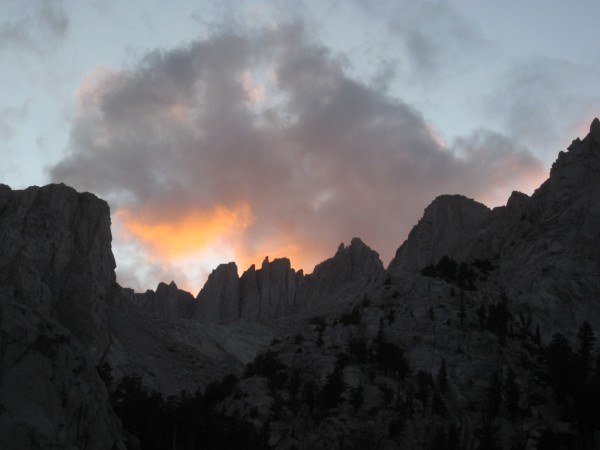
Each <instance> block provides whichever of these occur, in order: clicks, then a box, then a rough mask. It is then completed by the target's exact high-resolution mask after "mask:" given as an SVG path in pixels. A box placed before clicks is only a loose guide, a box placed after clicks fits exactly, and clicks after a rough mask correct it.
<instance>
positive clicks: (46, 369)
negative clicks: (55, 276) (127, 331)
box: [0, 297, 125, 450]
mask: <svg viewBox="0 0 600 450" xmlns="http://www.w3.org/2000/svg"><path fill="white" fill-rule="evenodd" d="M0 448H3V449H32V450H37V449H39V450H47V449H57V450H58V449H61V450H62V449H70V450H77V449H88V450H92V449H98V450H103V449H125V445H124V444H123V437H122V431H121V426H120V422H119V421H118V419H117V418H116V416H115V415H114V413H113V411H112V409H111V406H110V402H109V400H108V395H107V393H106V389H105V388H104V385H103V383H102V381H101V380H100V378H99V377H98V374H97V373H96V370H95V367H94V364H93V362H92V361H91V359H90V358H89V357H88V356H87V354H86V352H85V350H84V349H83V347H81V345H79V343H78V342H77V339H75V338H74V337H73V335H72V334H71V333H70V332H69V331H68V330H67V329H65V328H63V327H62V326H60V325H59V324H58V323H56V322H55V321H54V320H52V319H50V318H48V317H47V316H46V315H45V314H39V313H37V312H36V311H34V310H33V309H32V308H30V307H29V306H28V305H25V304H23V303H21V302H20V301H18V300H16V299H15V300H10V299H7V298H6V297H5V298H3V300H2V301H0Z"/></svg>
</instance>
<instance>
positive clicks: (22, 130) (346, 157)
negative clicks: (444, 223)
mask: <svg viewBox="0 0 600 450" xmlns="http://www.w3.org/2000/svg"><path fill="white" fill-rule="evenodd" d="M599 18H600V2H598V1H596V0H576V1H573V2H565V1H564V0H560V1H559V0H544V1H541V0H532V1H520V2H517V1H507V2H492V1H487V0H453V1H433V0H420V1H417V0H393V1H392V0H390V1H386V0H346V1H334V0H332V1H325V0H320V1H310V0H304V1H303V0H296V1H289V0H288V1H283V0H273V1H264V0H263V1H260V0H256V1H252V0H236V1H233V0H232V1H185V0H178V1H172V2H163V1H158V0H27V1H22V0H0V67H2V70H0V182H2V183H4V184H8V185H9V186H11V187H12V188H13V189H22V188H25V187H27V186H30V185H44V184H47V183H51V182H54V183H58V182H63V183H66V184H68V185H70V186H73V187H75V188H76V189H78V190H80V191H89V192H93V193H94V194H96V195H98V196H99V197H101V198H104V199H105V200H107V201H108V202H109V205H110V207H111V213H112V234H113V250H114V253H115V258H116V261H117V279H118V281H119V283H120V284H122V285H123V286H127V287H132V288H134V289H136V290H137V291H144V290H146V289H149V288H155V286H156V285H157V284H158V282H160V281H164V282H167V283H168V282H170V281H175V282H176V283H177V284H178V286H180V287H182V288H184V289H187V290H190V291H191V292H192V293H194V294H196V293H197V292H198V290H199V289H200V288H201V287H202V285H203V283H204V282H205V280H206V278H207V276H208V274H210V272H211V271H212V270H213V269H214V268H216V266H217V265H218V264H220V263H226V262H229V261H235V262H236V263H237V265H238V271H239V272H240V275H241V272H243V271H245V270H246V269H247V268H248V267H249V266H250V265H251V264H256V265H260V264H261V262H262V261H263V260H264V258H265V257H267V256H268V257H269V258H270V260H273V259H274V258H278V257H288V258H289V259H290V260H291V263H292V267H294V268H295V269H303V270H304V272H305V273H310V272H312V270H313V268H314V266H315V264H317V263H319V262H321V261H323V260H325V259H327V258H329V257H331V256H333V255H334V254H335V251H336V249H337V247H338V245H339V244H340V242H344V243H346V244H348V243H349V242H350V240H351V239H352V238H353V237H360V238H361V239H362V240H363V241H364V242H365V243H366V244H367V245H369V246H370V247H371V248H373V249H374V250H376V251H377V252H378V253H379V254H380V256H381V258H382V261H383V262H384V264H385V265H387V264H388V263H389V261H390V260H391V258H392V257H393V255H394V254H395V251H396V249H397V248H398V247H399V246H400V244H402V242H403V241H404V240H405V239H406V237H407V236H408V233H409V231H410V229H411V228H412V226H414V225H415V224H416V222H417V221H418V220H419V218H420V217H421V215H422V213H423V210H424V209H425V207H426V206H427V205H428V204H429V203H430V202H431V201H432V200H433V199H434V198H435V197H436V196H438V195H441V194H462V195H466V196H468V197H470V198H474V199H475V200H477V201H480V202H482V203H484V204H486V205H488V206H490V207H495V206H500V205H503V204H505V203H506V200H507V199H508V197H509V195H510V193H511V192H512V191H513V190H518V191H521V192H525V193H527V194H531V193H532V192H533V190H534V189H535V188H536V187H537V186H538V185H539V184H540V183H541V182H543V180H544V179H545V178H547V176H548V172H549V169H550V167H551V165H552V162H553V161H554V160H555V159H556V156H557V154H558V152H559V151H561V150H564V149H566V147H568V145H569V144H570V142H571V141H572V140H573V139H575V138H577V137H584V136H585V135H586V134H587V131H588V129H589V124H590V123H591V121H592V119H593V118H594V117H596V116H598V115H600V90H599V89H598V74H599V73H600V50H599V47H598V45H597V43H598V42H600V27H598V26H597V22H598V19H599Z"/></svg>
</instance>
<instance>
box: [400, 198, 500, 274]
mask: <svg viewBox="0 0 600 450" xmlns="http://www.w3.org/2000/svg"><path fill="white" fill-rule="evenodd" d="M490 213H491V211H490V209H489V208H488V207H487V206H485V205H482V204H481V203H477V202H476V201H474V200H471V199H469V198H467V197H464V196H462V195H442V196H440V197H438V198H436V199H435V200H434V201H433V202H432V203H431V204H430V205H429V206H428V207H427V208H426V209H425V213H424V214H423V217H422V218H421V220H419V223H418V224H417V225H416V226H415V227H414V228H413V229H412V230H411V232H410V234H409V235H408V239H407V240H406V242H404V244H402V246H401V247H400V248H399V249H398V251H397V252H396V256H395V258H394V259H393V260H392V261H391V263H390V265H389V270H390V271H391V272H393V273H402V272H406V271H412V272H414V271H419V270H421V269H422V268H423V267H426V266H429V265H431V264H436V263H437V262H438V261H439V260H440V259H441V258H442V256H444V255H452V256H455V257H456V258H458V259H460V260H462V259H464V258H465V257H467V256H468V255H467V254H465V252H467V248H466V247H465V244H466V243H467V241H470V240H472V239H473V237H474V235H475V234H477V233H479V232H480V230H481V228H482V226H483V224H484V223H485V222H486V220H487V219H488V217H489V215H490Z"/></svg>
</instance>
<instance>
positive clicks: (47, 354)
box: [0, 185, 124, 449]
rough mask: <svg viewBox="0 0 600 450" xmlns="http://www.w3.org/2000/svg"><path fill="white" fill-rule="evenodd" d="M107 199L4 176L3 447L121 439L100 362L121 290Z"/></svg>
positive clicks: (0, 225) (111, 443)
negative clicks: (109, 313) (22, 186)
mask: <svg viewBox="0 0 600 450" xmlns="http://www.w3.org/2000/svg"><path fill="white" fill-rule="evenodd" d="M110 243H111V234H110V214H109V209H108V205H107V204H106V202H104V201H102V200H100V199H98V198H97V197H95V196H93V195H91V194H79V193H77V192H75V190H73V189H71V188H68V187H66V186H64V185H51V186H46V187H42V188H38V187H33V188H29V189H26V190H24V191H13V190H11V189H10V188H9V187H7V186H4V185H0V327H1V332H0V447H1V448H35V449H46V448H69V449H76V448H88V449H103V448H124V446H123V439H122V434H121V430H120V425H119V422H118V420H117V419H116V417H115V416H114V413H113V412H112V409H111V407H110V403H109V400H108V396H107V393H106V390H105V389H104V386H103V384H102V382H101V381H100V379H99V377H98V375H97V374H96V370H95V367H94V365H95V363H96V362H97V361H98V360H99V359H100V358H101V356H102V355H103V354H104V353H105V351H106V349H107V348H108V344H109V330H108V327H107V323H106V312H105V308H106V304H107V301H108V300H109V298H110V297H111V296H112V295H113V293H114V291H115V286H116V285H115V274H114V268H115V261H114V258H113V255H112V252H111V248H110Z"/></svg>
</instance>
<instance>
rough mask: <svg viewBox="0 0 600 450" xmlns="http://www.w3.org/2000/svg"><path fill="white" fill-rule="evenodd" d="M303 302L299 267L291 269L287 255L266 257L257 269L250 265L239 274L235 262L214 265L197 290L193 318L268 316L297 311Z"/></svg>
mask: <svg viewBox="0 0 600 450" xmlns="http://www.w3.org/2000/svg"><path fill="white" fill-rule="evenodd" d="M303 304H304V274H303V273H302V271H299V272H296V271H295V270H294V269H292V267H291V265H290V261H289V259H287V258H281V259H276V260H274V261H273V262H269V259H268V258H266V259H265V260H264V261H263V263H262V266H261V268H260V269H258V270H256V269H255V267H254V265H252V266H251V267H250V268H249V269H248V270H247V271H246V272H244V273H243V275H242V276H241V278H240V277H238V274H237V266H236V265H235V263H229V264H221V265H220V266H219V267H217V268H216V269H215V270H214V271H213V272H212V273H211V274H210V276H209V277H208V280H207V282H206V284H205V285H204V287H203V288H202V290H201V291H200V293H199V294H198V297H197V305H196V308H195V311H194V318H196V319H199V320H203V321H218V320H227V319H247V320H251V321H259V320H268V319H273V318H277V317H283V316H285V315H288V314H292V313H294V312H298V311H300V310H301V309H302V307H303Z"/></svg>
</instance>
